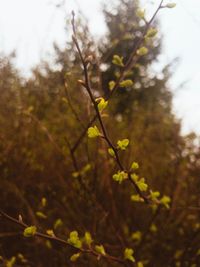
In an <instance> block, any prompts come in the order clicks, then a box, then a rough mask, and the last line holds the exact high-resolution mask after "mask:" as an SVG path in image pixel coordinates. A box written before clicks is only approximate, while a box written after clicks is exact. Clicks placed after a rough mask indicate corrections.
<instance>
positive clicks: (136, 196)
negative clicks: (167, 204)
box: [131, 194, 144, 202]
mask: <svg viewBox="0 0 200 267" xmlns="http://www.w3.org/2000/svg"><path fill="white" fill-rule="evenodd" d="M131 200H132V201H134V202H144V199H143V198H141V197H140V196H139V195H138V194H136V195H132V196H131Z"/></svg>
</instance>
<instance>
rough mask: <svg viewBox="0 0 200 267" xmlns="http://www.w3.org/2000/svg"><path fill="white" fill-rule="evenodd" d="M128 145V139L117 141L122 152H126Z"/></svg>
mask: <svg viewBox="0 0 200 267" xmlns="http://www.w3.org/2000/svg"><path fill="white" fill-rule="evenodd" d="M128 145H129V140H128V139H123V140H119V141H117V147H118V148H119V149H121V150H126V148H127V146H128Z"/></svg>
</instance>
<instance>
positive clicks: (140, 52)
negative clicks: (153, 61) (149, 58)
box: [136, 46, 149, 56]
mask: <svg viewBox="0 0 200 267" xmlns="http://www.w3.org/2000/svg"><path fill="white" fill-rule="evenodd" d="M148 52H149V50H148V48H146V47H145V46H143V47H140V48H139V49H138V50H137V52H136V53H137V55H138V56H145V55H146V54H147V53H148Z"/></svg>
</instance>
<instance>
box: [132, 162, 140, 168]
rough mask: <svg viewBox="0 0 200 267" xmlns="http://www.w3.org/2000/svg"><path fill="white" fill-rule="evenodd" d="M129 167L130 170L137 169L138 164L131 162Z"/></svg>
mask: <svg viewBox="0 0 200 267" xmlns="http://www.w3.org/2000/svg"><path fill="white" fill-rule="evenodd" d="M131 169H132V170H137V169H139V164H138V163H137V162H135V161H134V162H133V163H132V164H131Z"/></svg>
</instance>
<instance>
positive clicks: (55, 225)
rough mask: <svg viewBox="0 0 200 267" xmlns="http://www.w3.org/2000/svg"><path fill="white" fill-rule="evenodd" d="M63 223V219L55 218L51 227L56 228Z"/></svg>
mask: <svg viewBox="0 0 200 267" xmlns="http://www.w3.org/2000/svg"><path fill="white" fill-rule="evenodd" d="M62 225H63V221H62V220H61V219H57V220H56V221H55V223H54V226H53V228H54V229H55V230H56V229H57V228H59V227H61V226H62Z"/></svg>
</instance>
